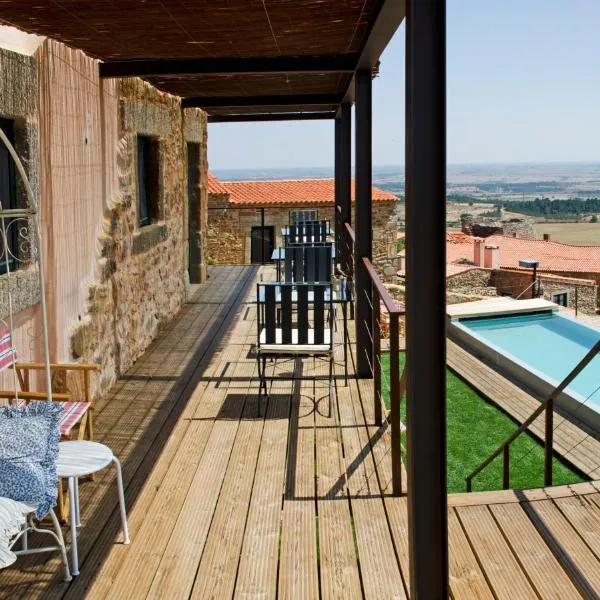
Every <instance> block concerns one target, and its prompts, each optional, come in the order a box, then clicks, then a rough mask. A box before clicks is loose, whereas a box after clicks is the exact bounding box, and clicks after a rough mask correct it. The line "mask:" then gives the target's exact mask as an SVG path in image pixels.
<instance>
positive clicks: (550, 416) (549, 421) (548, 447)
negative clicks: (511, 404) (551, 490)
mask: <svg viewBox="0 0 600 600" xmlns="http://www.w3.org/2000/svg"><path fill="white" fill-rule="evenodd" d="M553 449H554V398H552V399H551V400H549V401H548V404H546V436H545V445H544V485H547V486H550V485H552V454H553V452H552V451H553Z"/></svg>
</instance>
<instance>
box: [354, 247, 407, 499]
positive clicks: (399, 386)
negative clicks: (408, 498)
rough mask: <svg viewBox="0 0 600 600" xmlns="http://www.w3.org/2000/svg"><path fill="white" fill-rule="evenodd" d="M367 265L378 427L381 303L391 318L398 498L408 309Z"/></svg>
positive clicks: (394, 470)
mask: <svg viewBox="0 0 600 600" xmlns="http://www.w3.org/2000/svg"><path fill="white" fill-rule="evenodd" d="M362 261H363V265H364V266H365V268H366V270H367V273H368V274H369V277H370V279H371V289H372V294H373V295H372V297H373V306H372V308H373V322H372V323H371V331H370V333H371V339H372V340H373V360H372V361H371V366H372V369H373V413H374V415H375V424H376V425H382V424H383V411H384V400H383V396H382V393H381V382H382V365H381V338H382V333H383V327H382V321H381V304H382V303H383V305H384V306H385V308H386V310H387V312H388V315H389V340H390V353H389V354H390V372H389V387H390V411H389V413H386V415H385V416H386V420H388V421H389V423H390V426H391V446H392V491H393V494H394V495H395V496H399V495H400V494H402V419H401V413H400V405H401V401H402V397H403V396H404V392H405V390H406V378H405V373H406V371H404V372H402V373H401V372H400V324H399V321H400V316H401V315H404V312H405V311H404V306H402V305H400V304H398V303H397V302H396V301H395V300H394V298H392V296H391V295H390V293H389V292H388V291H387V289H386V288H385V287H384V285H383V282H382V281H381V279H380V277H379V275H378V274H377V271H376V270H375V268H374V267H373V265H372V264H371V261H370V260H369V259H368V258H363V259H362Z"/></svg>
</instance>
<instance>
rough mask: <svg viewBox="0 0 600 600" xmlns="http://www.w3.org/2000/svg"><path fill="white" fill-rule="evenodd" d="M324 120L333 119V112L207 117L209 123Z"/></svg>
mask: <svg viewBox="0 0 600 600" xmlns="http://www.w3.org/2000/svg"><path fill="white" fill-rule="evenodd" d="M326 119H335V111H322V112H284V113H248V114H243V113H241V114H235V115H208V122H209V123H252V122H257V121H321V120H326Z"/></svg>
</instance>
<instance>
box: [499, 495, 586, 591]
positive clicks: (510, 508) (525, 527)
mask: <svg viewBox="0 0 600 600" xmlns="http://www.w3.org/2000/svg"><path fill="white" fill-rule="evenodd" d="M490 510H491V512H492V515H493V516H494V518H495V519H496V523H497V524H498V526H499V527H500V529H501V530H502V533H503V534H504V537H505V538H506V540H507V541H508V543H509V545H510V547H511V548H512V550H513V552H514V553H515V555H516V557H517V558H518V560H519V562H520V563H521V566H522V567H523V569H524V570H525V572H526V573H527V575H528V577H529V580H530V581H531V583H532V584H533V586H534V587H535V589H536V590H537V592H538V594H539V595H540V597H541V598H547V599H554V600H567V599H570V598H573V599H578V598H581V595H580V594H579V592H578V591H577V588H576V587H575V586H574V585H573V583H572V582H571V580H570V579H569V577H568V575H567V574H566V573H565V571H563V568H562V566H561V565H560V563H559V562H558V560H556V557H555V556H554V554H553V553H552V551H551V550H550V549H549V548H548V546H547V545H546V543H545V542H544V540H543V538H542V537H541V536H540V535H539V533H538V532H537V531H536V528H535V526H534V525H533V523H532V522H531V520H530V519H529V517H528V516H527V514H526V513H525V512H524V511H523V508H522V507H521V505H519V504H497V505H495V506H492V507H490Z"/></svg>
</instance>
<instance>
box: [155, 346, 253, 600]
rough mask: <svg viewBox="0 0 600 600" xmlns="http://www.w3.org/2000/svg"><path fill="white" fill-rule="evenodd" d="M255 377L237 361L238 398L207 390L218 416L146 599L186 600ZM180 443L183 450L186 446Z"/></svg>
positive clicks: (201, 414)
mask: <svg viewBox="0 0 600 600" xmlns="http://www.w3.org/2000/svg"><path fill="white" fill-rule="evenodd" d="M248 349H249V345H248V344H246V345H240V346H239V347H238V348H236V349H235V350H234V351H237V352H238V353H240V351H241V354H243V353H244V350H246V351H247V350H248ZM255 373H256V368H255V365H254V363H252V362H250V361H236V363H235V366H234V368H233V370H232V376H233V378H234V381H235V378H236V377H238V376H242V377H244V378H247V379H248V381H247V382H246V383H245V384H244V385H243V386H242V389H243V393H242V394H235V395H233V396H232V395H230V393H229V389H230V388H229V387H228V385H224V386H223V387H219V389H218V390H214V391H213V390H211V386H209V387H208V388H207V392H208V394H207V396H208V397H209V398H207V400H209V402H211V401H212V402H214V404H215V407H218V411H217V414H215V415H214V418H213V416H212V415H211V417H209V419H208V421H209V422H212V429H211V433H210V437H209V439H208V441H207V443H206V446H205V448H204V451H203V453H202V455H201V456H202V458H201V459H200V462H199V463H198V467H197V470H196V473H195V475H194V479H193V481H192V482H191V485H190V486H189V490H188V492H187V496H186V497H185V502H184V503H183V505H182V507H181V510H180V512H179V517H178V519H177V521H176V523H175V525H174V527H173V529H172V531H171V532H170V537H169V541H168V543H167V545H166V548H165V550H164V554H163V555H162V557H161V559H160V562H159V563H158V566H157V568H156V569H155V573H154V579H153V580H152V579H150V582H151V587H150V588H149V591H148V595H147V597H148V598H156V599H161V598H165V597H169V596H172V597H188V596H189V594H190V592H191V590H192V587H193V584H194V579H195V576H196V572H197V569H198V565H199V563H200V558H201V556H202V552H203V550H204V545H205V542H206V538H207V536H208V531H209V528H210V525H211V523H212V520H213V515H214V511H215V507H216V504H217V501H218V499H219V496H220V493H221V486H222V484H223V481H224V479H225V473H226V471H227V467H228V464H229V458H230V456H231V452H232V449H233V445H234V442H235V439H236V435H237V432H238V427H239V419H240V417H241V415H242V411H243V409H244V404H245V401H246V399H247V397H248V389H249V386H250V381H251V378H253V376H254V375H255ZM205 393H206V392H205ZM215 399H218V400H215ZM194 418H200V419H206V418H207V416H206V414H204V410H203V406H201V407H199V408H198V410H197V413H196V415H195V416H194ZM205 422H206V421H205ZM182 443H183V445H185V444H186V440H185V439H184V441H183V442H182ZM182 495H183V494H182Z"/></svg>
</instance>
